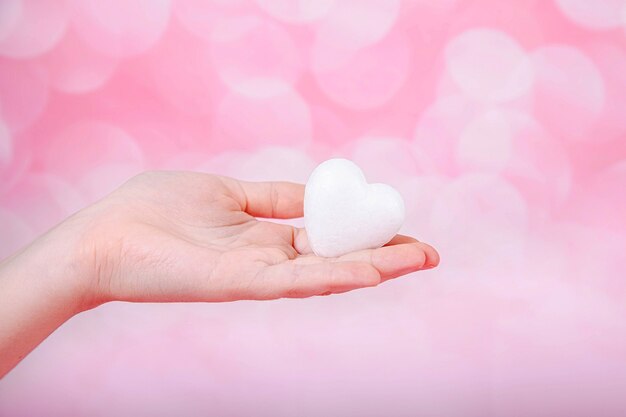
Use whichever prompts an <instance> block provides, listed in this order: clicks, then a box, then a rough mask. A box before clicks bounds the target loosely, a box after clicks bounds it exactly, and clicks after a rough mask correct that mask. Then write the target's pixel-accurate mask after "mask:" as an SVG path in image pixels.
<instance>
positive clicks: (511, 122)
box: [456, 109, 571, 216]
mask: <svg viewBox="0 0 626 417" xmlns="http://www.w3.org/2000/svg"><path fill="white" fill-rule="evenodd" d="M456 159H457V164H458V166H459V169H460V170H461V171H464V172H466V171H475V172H484V173H492V174H499V175H500V176H502V177H503V178H505V179H507V180H508V181H509V182H510V183H511V184H512V185H514V186H515V187H516V188H517V189H518V191H519V192H520V193H522V195H523V196H524V197H525V199H526V200H527V201H529V203H532V208H533V209H540V210H543V214H542V215H544V216H545V214H547V213H548V212H550V210H552V209H554V208H556V207H558V206H559V205H560V204H561V203H563V201H564V200H565V198H566V197H567V195H568V193H569V191H570V186H571V167H570V163H569V160H568V158H567V154H566V152H565V150H564V149H563V147H562V146H561V145H560V143H559V142H557V141H556V140H555V139H554V138H552V137H551V136H550V135H548V133H547V132H546V131H545V129H543V128H542V127H541V126H540V125H539V124H538V123H537V122H536V121H535V120H534V119H532V118H531V117H530V116H528V115H527V114H525V113H521V112H517V111H513V110H508V109H490V110H487V111H485V113H483V114H481V115H479V116H478V117H477V118H475V119H474V120H473V121H472V122H470V123H469V124H468V126H467V127H466V130H465V131H464V132H463V133H462V134H461V136H460V139H459V143H458V147H457V150H456Z"/></svg>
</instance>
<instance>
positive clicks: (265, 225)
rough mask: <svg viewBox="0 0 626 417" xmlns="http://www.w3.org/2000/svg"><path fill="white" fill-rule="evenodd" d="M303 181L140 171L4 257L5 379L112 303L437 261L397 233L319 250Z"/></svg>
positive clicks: (362, 278) (330, 282)
mask: <svg viewBox="0 0 626 417" xmlns="http://www.w3.org/2000/svg"><path fill="white" fill-rule="evenodd" d="M303 197H304V186H303V185H300V184H292V183H286V182H274V183H267V182H266V183H252V182H244V181H237V180H234V179H232V178H226V177H218V176H214V175H208V174H194V173H182V172H181V173H176V172H150V173H145V174H141V175H139V176H137V177H135V178H133V179H131V180H130V181H129V182H127V183H126V184H125V185H123V186H122V187H121V188H119V189H118V190H116V191H114V192H113V193H111V194H110V195H108V196H107V197H105V198H104V199H102V200H101V201H99V202H97V203H96V204H94V205H92V206H90V207H87V208H86V209H84V210H81V211H80V212H78V213H76V214H75V215H74V216H72V217H70V218H69V219H67V220H65V221H64V222H63V223H61V224H60V225H58V226H57V227H55V228H54V229H52V230H51V231H49V232H48V233H46V234H45V235H43V236H41V237H40V238H39V239H37V240H35V241H34V242H33V243H32V244H31V245H29V246H28V247H26V248H24V249H22V250H21V251H20V252H18V253H16V254H15V255H13V256H12V257H10V258H8V259H5V260H4V261H2V262H0V378H1V377H2V376H3V375H4V374H6V373H7V372H8V371H9V370H10V369H11V368H13V367H14V366H15V365H16V364H17V363H18V362H19V361H20V360H21V359H22V358H23V357H24V356H25V355H26V354H27V353H28V352H30V351H31V350H32V349H34V348H35V346H37V345H38V344H39V343H40V342H41V341H42V340H43V339H45V338H46V337H47V336H48V335H49V334H50V333H51V332H52V331H54V329H56V328H57V327H58V326H60V325H61V324H63V323H64V322H65V321H67V320H68V319H69V318H71V317H72V316H74V315H75V314H77V313H80V312H81V311H85V310H88V309H91V308H94V307H96V306H98V305H100V304H102V303H105V302H108V301H116V300H119V301H153V302H156V301H234V300H267V299H275V298H281V297H309V296H313V295H325V294H332V293H341V292H345V291H349V290H353V289H356V288H361V287H370V286H374V285H377V284H379V283H380V282H382V281H385V280H388V279H391V278H394V277H397V276H400V275H403V274H407V273H409V272H412V271H416V270H418V269H424V268H431V267H434V266H436V265H437V264H438V263H439V255H438V254H437V252H436V251H435V250H434V249H433V248H431V247H430V246H428V245H426V244H424V243H420V242H417V241H416V240H415V239H413V238H410V237H408V236H401V235H396V236H395V237H394V238H393V239H392V241H391V242H389V243H388V244H387V245H386V246H384V247H382V248H378V249H373V250H363V251H358V252H353V253H349V254H347V255H344V256H340V257H338V258H321V257H318V256H315V255H314V254H313V253H312V252H311V249H310V247H309V245H308V241H307V237H306V231H305V230H303V229H299V228H295V227H292V226H289V225H285V224H277V223H272V222H270V221H265V220H257V219H256V217H262V218H291V217H299V216H302V210H303Z"/></svg>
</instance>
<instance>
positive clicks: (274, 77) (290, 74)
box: [211, 16, 302, 97]
mask: <svg viewBox="0 0 626 417" xmlns="http://www.w3.org/2000/svg"><path fill="white" fill-rule="evenodd" d="M211 57H212V62H213V65H215V68H216V71H217V73H218V74H219V76H220V78H221V80H222V81H223V82H224V83H226V84H227V85H228V86H229V87H230V88H232V89H234V90H236V91H237V92H239V93H241V94H245V95H250V96H253V97H264V96H271V95H274V94H278V93H282V92H284V91H285V87H286V85H290V84H293V83H294V82H295V81H296V79H297V78H298V76H299V74H300V71H301V68H302V63H301V57H300V54H299V52H298V48H297V47H296V44H295V43H294V41H293V40H292V39H291V37H290V36H289V33H288V32H287V31H285V30H284V29H282V28H281V27H280V26H278V25H276V24H274V23H272V22H269V21H264V20H261V19H259V18H257V17H253V16H245V17H237V18H229V19H224V20H223V21H220V22H219V23H217V24H216V25H215V27H214V30H213V32H212V37H211Z"/></svg>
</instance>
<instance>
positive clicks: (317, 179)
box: [304, 158, 404, 257]
mask: <svg viewBox="0 0 626 417" xmlns="http://www.w3.org/2000/svg"><path fill="white" fill-rule="evenodd" d="M403 222H404V201H403V200H402V196H401V195H400V193H398V192H397V191H396V190H395V189H394V188H392V187H390V186H389V185H386V184H368V183H367V181H366V180H365V176H364V175H363V172H362V171H361V169H360V168H359V167H358V166H357V165H356V164H355V163H354V162H352V161H349V160H347V159H339V158H337V159H329V160H327V161H325V162H322V163H321V164H320V165H319V166H318V167H317V168H315V170H314V171H313V173H312V174H311V176H310V177H309V180H308V182H307V184H306V189H305V192H304V225H305V228H306V231H307V235H308V238H309V244H310V245H311V249H313V252H314V253H315V254H316V255H318V256H325V257H334V256H340V255H343V254H346V253H348V252H352V251H356V250H361V249H372V248H378V247H381V246H382V245H384V244H385V243H387V242H389V241H390V240H391V238H393V237H394V236H395V234H396V233H398V230H400V227H401V226H402V223H403Z"/></svg>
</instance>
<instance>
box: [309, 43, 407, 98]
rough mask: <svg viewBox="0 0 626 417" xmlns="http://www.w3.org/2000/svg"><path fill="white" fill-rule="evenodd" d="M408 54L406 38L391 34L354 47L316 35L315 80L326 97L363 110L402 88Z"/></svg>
mask: <svg viewBox="0 0 626 417" xmlns="http://www.w3.org/2000/svg"><path fill="white" fill-rule="evenodd" d="M410 57H411V47H410V45H409V42H408V40H407V39H406V37H405V36H403V35H401V34H393V35H390V36H388V37H386V38H385V39H383V40H382V41H381V42H378V43H375V44H373V45H369V46H367V47H363V48H361V49H356V50H349V49H343V47H342V46H341V45H338V44H337V42H331V43H327V42H326V41H323V40H322V39H321V38H317V39H316V41H315V44H314V46H313V50H312V57H311V59H312V71H313V75H314V76H315V80H316V81H317V84H318V85H319V87H320V88H321V89H322V91H323V92H324V93H325V94H326V95H327V96H328V97H329V98H331V99H332V100H333V101H334V102H336V103H338V104H340V105H342V106H344V107H347V108H350V109H355V110H366V109H373V108H377V107H381V106H383V105H384V104H386V103H387V102H388V101H389V100H390V99H391V98H392V97H393V96H394V95H395V94H396V93H397V92H398V91H399V90H400V89H401V87H402V85H403V84H404V82H405V81H406V80H407V78H408V75H409V70H410V61H411V59H410ZM383 62H384V63H385V64H384V65H381V63H383Z"/></svg>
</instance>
